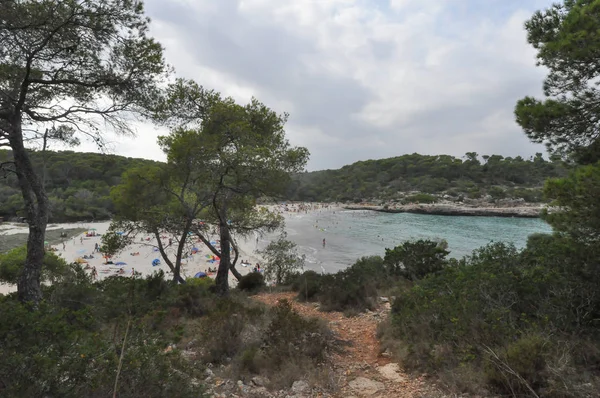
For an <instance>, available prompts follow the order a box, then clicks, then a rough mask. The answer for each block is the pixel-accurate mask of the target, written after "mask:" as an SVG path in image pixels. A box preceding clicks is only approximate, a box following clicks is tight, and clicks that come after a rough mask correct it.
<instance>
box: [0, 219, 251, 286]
mask: <svg viewBox="0 0 600 398" xmlns="http://www.w3.org/2000/svg"><path fill="white" fill-rule="evenodd" d="M109 225H110V222H108V221H106V222H97V223H85V224H83V223H73V224H52V226H51V227H49V229H50V228H60V227H62V228H85V229H87V233H83V234H81V235H78V236H75V237H74V238H72V239H69V240H68V241H65V242H63V243H61V244H58V245H53V246H52V247H53V248H54V249H56V251H55V253H56V254H57V255H58V256H60V257H62V258H64V259H65V260H66V261H67V262H69V263H73V262H77V261H79V262H81V264H82V266H83V267H86V268H89V269H88V270H87V271H88V272H90V273H91V269H92V268H93V267H95V268H96V270H97V272H98V278H97V279H98V280H101V279H104V278H107V277H109V276H112V275H121V276H123V277H131V276H132V275H133V272H134V270H135V273H136V275H137V277H145V276H147V275H151V274H153V273H154V272H157V271H158V270H163V271H164V272H165V274H166V278H169V277H170V276H172V273H171V271H170V269H169V267H168V266H167V265H166V264H165V263H164V260H163V259H162V257H161V255H160V253H159V252H158V247H157V242H156V239H155V238H153V237H152V236H151V235H149V234H140V235H137V236H136V237H135V238H134V242H136V243H133V244H131V245H129V246H128V247H127V248H125V250H123V251H122V252H121V253H119V254H118V255H115V256H114V257H113V258H111V259H110V261H112V263H113V264H105V262H106V260H105V259H104V258H103V257H102V255H101V254H100V253H97V252H94V248H95V246H96V244H98V245H100V244H101V235H102V234H104V233H106V231H107V230H108V227H109ZM1 227H2V228H1V229H2V233H5V234H12V233H23V232H27V229H26V228H23V227H13V228H11V227H10V224H5V225H2V226H1ZM94 234H95V236H93V235H94ZM90 235H92V236H90ZM169 238H170V237H169V236H162V237H161V240H162V242H163V244H164V246H167V248H166V252H167V254H168V255H169V258H170V259H171V260H172V261H173V262H174V259H175V251H176V244H175V243H173V245H172V246H170V247H169ZM171 238H172V237H171ZM213 239H215V238H214V237H213ZM173 242H175V239H173ZM237 244H238V247H239V250H240V256H239V259H238V264H237V266H236V268H237V270H238V271H239V272H240V273H241V274H242V275H245V274H247V273H248V272H250V271H251V270H252V268H253V266H254V265H255V264H256V263H262V259H261V258H260V257H259V256H258V255H257V254H256V253H255V249H256V247H257V242H256V238H255V237H254V238H248V239H243V238H241V239H239V240H238V241H237ZM193 248H194V249H197V250H192V251H193V253H194V254H192V255H191V256H189V257H188V258H186V259H184V260H183V262H182V276H183V277H184V278H190V277H193V276H194V275H196V273H198V272H206V273H207V274H208V275H209V276H210V277H212V278H214V277H215V276H216V273H211V272H208V269H209V267H210V268H213V269H214V268H216V267H218V262H210V258H209V257H210V256H211V255H212V254H213V253H212V252H210V251H209V250H208V248H207V247H206V246H205V245H204V244H203V243H202V242H199V243H195V244H194V245H193ZM90 256H93V258H85V257H90ZM155 259H159V260H160V264H159V265H153V262H154V260H155ZM241 260H246V261H248V262H249V263H250V264H252V265H251V266H242V265H241V264H240V262H241ZM84 261H85V262H84ZM229 283H230V286H235V285H237V280H236V279H235V277H234V276H233V275H232V274H231V273H230V274H229ZM15 290H16V286H14V285H6V284H0V294H7V293H10V292H13V291H15Z"/></svg>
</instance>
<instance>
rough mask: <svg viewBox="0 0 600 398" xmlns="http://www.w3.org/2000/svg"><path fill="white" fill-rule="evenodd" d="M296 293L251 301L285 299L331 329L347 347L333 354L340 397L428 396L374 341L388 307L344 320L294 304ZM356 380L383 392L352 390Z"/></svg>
mask: <svg viewBox="0 0 600 398" xmlns="http://www.w3.org/2000/svg"><path fill="white" fill-rule="evenodd" d="M295 297H296V293H290V292H284V293H264V294H260V295H257V296H254V298H255V299H256V300H258V301H261V302H263V303H265V304H268V305H276V304H277V302H278V301H279V300H282V299H286V300H288V301H289V302H291V303H292V307H293V308H294V310H295V311H297V312H298V313H299V314H301V315H302V316H305V317H316V318H321V319H323V320H325V321H327V322H328V324H329V327H330V328H331V330H332V331H333V332H334V333H335V334H336V335H337V336H338V337H339V338H340V339H341V340H343V341H345V342H347V343H348V344H349V346H348V347H346V348H345V350H344V352H343V353H341V354H335V357H334V358H333V361H332V362H333V364H334V367H335V369H336V371H337V373H338V374H339V384H340V388H341V391H340V392H339V395H338V396H339V397H350V396H355V397H361V396H369V397H386V398H389V397H398V398H418V397H424V396H434V395H429V394H430V393H431V392H432V391H431V390H429V389H426V387H425V386H426V384H425V382H424V381H423V380H422V379H421V378H413V377H411V376H409V375H407V374H406V373H404V372H403V371H402V370H401V369H400V368H399V366H398V365H397V364H394V363H392V361H391V359H390V358H388V357H386V356H383V355H381V353H380V347H379V341H378V340H377V325H378V324H379V322H381V321H382V320H384V319H385V318H386V317H387V316H388V315H389V305H385V306H382V307H381V308H380V309H379V310H378V311H376V312H371V313H367V314H360V315H358V316H356V317H346V316H344V314H342V313H340V312H321V311H319V309H318V308H317V307H316V306H315V305H314V303H301V302H297V301H295ZM359 377H365V378H368V379H370V380H374V381H377V382H381V383H383V385H384V386H385V388H384V389H382V390H380V391H378V392H376V393H375V394H373V395H371V394H361V393H360V392H357V391H355V390H353V389H352V388H351V386H350V383H351V382H352V381H353V380H356V379H357V378H359Z"/></svg>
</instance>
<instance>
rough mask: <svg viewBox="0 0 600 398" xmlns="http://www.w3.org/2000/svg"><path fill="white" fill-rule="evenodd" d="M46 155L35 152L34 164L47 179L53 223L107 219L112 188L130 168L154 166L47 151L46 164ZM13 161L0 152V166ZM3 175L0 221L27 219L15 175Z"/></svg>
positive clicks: (111, 157) (139, 161) (119, 158)
mask: <svg viewBox="0 0 600 398" xmlns="http://www.w3.org/2000/svg"><path fill="white" fill-rule="evenodd" d="M43 155H44V153H43V152H41V151H33V152H31V160H32V162H33V163H34V165H35V166H36V168H37V171H38V173H39V175H40V176H44V180H45V185H46V192H47V194H48V198H49V200H50V221H51V222H69V221H80V220H102V219H108V218H109V217H110V215H111V213H112V212H113V204H112V202H111V200H110V197H109V193H110V188H111V187H112V186H114V185H116V184H118V183H119V182H120V181H121V175H122V174H123V172H124V171H125V170H127V169H129V168H131V167H137V166H143V165H144V164H148V165H150V164H153V163H154V162H153V161H150V160H144V159H133V158H126V157H123V156H116V155H104V154H99V153H82V152H73V151H61V152H52V151H47V152H45V158H46V159H45V161H44V156H43ZM11 159H12V153H11V152H10V151H5V150H2V151H0V163H1V162H9V161H10V160H11ZM44 164H45V167H44ZM5 168H6V167H5ZM44 168H45V171H44ZM2 174H3V176H4V178H3V179H2V180H1V181H0V217H3V218H4V220H10V219H12V218H14V217H19V216H24V215H25V213H24V211H23V197H22V195H21V191H20V189H19V185H18V182H17V177H16V175H15V174H14V173H12V172H10V171H5V172H3V173H2Z"/></svg>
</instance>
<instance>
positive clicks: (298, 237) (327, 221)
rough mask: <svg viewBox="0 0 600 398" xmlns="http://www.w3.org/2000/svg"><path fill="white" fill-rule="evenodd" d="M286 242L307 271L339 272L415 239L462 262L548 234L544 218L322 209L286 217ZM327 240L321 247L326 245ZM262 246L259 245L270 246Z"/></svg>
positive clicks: (518, 245)
mask: <svg viewBox="0 0 600 398" xmlns="http://www.w3.org/2000/svg"><path fill="white" fill-rule="evenodd" d="M286 230H287V232H288V239H290V240H292V241H293V242H295V243H296V244H297V245H298V248H299V251H300V253H301V254H304V255H306V258H307V264H306V268H307V269H313V270H315V271H319V272H320V271H325V272H336V271H338V270H340V269H344V268H346V267H348V266H349V265H352V264H353V263H354V261H356V259H357V258H360V257H362V256H367V255H381V256H383V255H384V253H385V248H393V247H395V246H397V245H399V244H400V243H402V242H403V241H406V240H411V239H432V240H435V239H445V240H446V241H448V250H450V256H451V257H456V258H460V257H462V256H464V255H468V254H471V252H472V250H473V249H476V248H478V247H481V246H484V245H486V244H488V243H490V242H492V241H494V242H512V243H513V244H515V246H517V247H523V246H524V245H525V243H526V241H527V236H529V235H530V234H533V233H539V232H542V233H549V232H551V228H550V226H548V224H546V223H545V222H544V221H542V220H540V219H534V218H503V217H458V216H431V215H422V214H408V213H397V214H389V213H379V212H374V211H366V210H365V211H361V210H339V209H338V210H335V211H333V210H320V211H313V212H309V213H307V214H304V213H302V214H300V213H288V214H286ZM323 239H326V245H325V247H323V244H322V241H323ZM267 242H268V240H264V241H261V244H260V245H259V246H263V247H264V245H266V243H267Z"/></svg>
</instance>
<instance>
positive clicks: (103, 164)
mask: <svg viewBox="0 0 600 398" xmlns="http://www.w3.org/2000/svg"><path fill="white" fill-rule="evenodd" d="M31 156H32V161H33V162H34V164H35V165H36V166H37V169H38V172H39V173H40V175H42V174H44V175H45V181H46V190H47V192H48V197H49V198H50V203H51V209H50V211H51V214H50V221H51V222H69V221H79V220H102V219H108V218H109V217H110V215H111V213H112V212H113V204H112V202H111V200H110V197H109V193H110V188H111V187H113V186H114V185H117V184H119V182H120V181H121V175H122V174H123V172H124V171H125V170H127V169H129V168H131V167H137V166H143V165H145V164H147V165H151V164H154V163H156V162H154V161H151V160H145V159H134V158H127V157H123V156H118V155H106V154H98V153H84V152H73V151H59V152H53V151H48V152H46V171H45V173H44V171H43V170H44V166H43V165H44V161H43V157H42V152H37V151H33V152H32V153H31ZM10 159H11V153H10V151H0V162H6V161H9V160H10ZM481 159H482V161H480V160H479V157H477V156H476V154H474V153H468V154H467V156H466V159H465V160H463V159H459V158H456V157H453V156H448V155H439V156H428V155H419V154H416V153H415V154H411V155H402V156H398V157H394V158H389V159H380V160H367V161H360V162H356V163H353V164H351V165H348V166H344V167H342V168H341V169H337V170H322V171H313V172H307V173H302V174H298V175H295V176H294V178H293V180H292V183H291V184H290V187H289V190H288V192H287V195H286V199H288V200H299V201H322V202H325V201H341V202H359V201H361V200H363V199H378V200H394V199H399V200H400V199H402V198H404V199H403V200H409V201H412V202H426V201H428V200H432V199H431V196H429V195H418V194H415V191H418V192H422V193H426V194H436V195H439V196H443V195H450V196H454V197H465V198H480V197H483V196H486V195H490V196H491V197H492V198H494V199H500V198H504V197H509V198H523V199H525V200H526V201H527V202H539V201H542V200H543V198H542V193H541V187H542V186H543V183H544V180H545V179H547V178H552V177H560V176H563V175H564V174H565V171H566V169H565V166H564V164H563V163H562V162H560V161H548V160H545V159H544V158H543V157H542V155H541V154H536V156H534V157H532V158H530V159H523V158H521V157H515V158H510V157H507V158H503V157H502V156H499V155H492V156H485V155H484V156H482V157H481ZM411 192H412V194H408V193H411ZM407 195H408V196H407ZM23 215H24V214H23V199H22V197H21V192H20V190H19V186H18V183H17V179H16V176H15V175H14V174H12V173H10V172H9V173H5V178H4V179H2V180H0V217H3V218H4V219H5V220H6V219H11V218H14V217H19V216H23Z"/></svg>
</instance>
